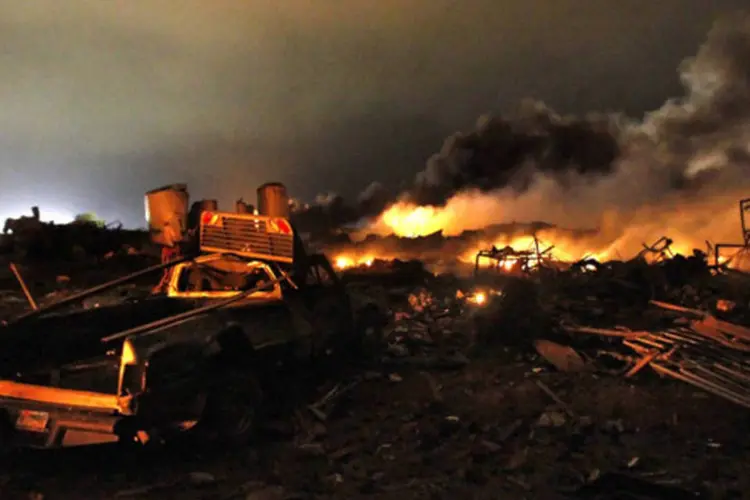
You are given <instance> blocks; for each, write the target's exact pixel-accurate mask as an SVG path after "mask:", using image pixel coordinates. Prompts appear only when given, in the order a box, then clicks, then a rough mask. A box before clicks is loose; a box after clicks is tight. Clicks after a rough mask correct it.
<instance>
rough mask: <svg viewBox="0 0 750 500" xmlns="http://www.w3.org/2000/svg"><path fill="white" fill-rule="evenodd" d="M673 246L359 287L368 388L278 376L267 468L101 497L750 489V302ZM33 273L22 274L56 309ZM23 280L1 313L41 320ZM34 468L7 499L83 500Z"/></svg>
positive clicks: (261, 450)
mask: <svg viewBox="0 0 750 500" xmlns="http://www.w3.org/2000/svg"><path fill="white" fill-rule="evenodd" d="M667 243H668V239H665V240H663V241H662V242H661V243H660V244H659V245H661V246H659V245H648V247H649V249H644V252H643V254H642V255H641V256H640V257H639V258H637V259H634V260H631V261H627V262H605V263H600V262H596V261H594V260H591V259H586V260H585V261H582V262H579V263H576V264H575V265H570V266H566V267H562V266H559V267H554V269H551V268H552V267H553V266H549V268H547V270H549V271H550V272H540V271H542V269H536V270H535V269H533V268H528V269H526V271H525V272H523V273H518V274H517V275H515V276H508V274H511V275H512V274H513V273H506V274H502V275H500V276H497V277H494V278H492V279H487V280H475V279H469V280H466V279H459V278H455V277H452V276H448V275H444V276H435V275H432V274H431V273H429V272H427V271H426V270H425V269H424V267H423V266H421V265H419V263H417V262H413V263H408V264H407V263H393V262H390V261H383V262H379V263H377V264H375V263H374V262H373V264H372V265H371V266H364V267H362V268H359V269H347V270H345V271H344V272H343V273H342V274H343V275H344V276H345V277H346V278H347V279H348V287H349V288H350V290H351V294H352V300H353V303H354V307H355V309H356V310H357V311H358V312H359V313H360V314H359V318H358V321H359V322H360V323H361V324H365V325H368V328H367V329H368V332H369V333H368V335H369V341H368V342H369V343H368V353H369V354H370V356H369V357H368V359H367V360H366V361H365V363H364V364H363V366H361V367H360V368H361V369H360V370H359V371H356V372H347V373H345V374H339V375H336V376H333V377H332V378H330V377H329V378H318V377H317V376H313V375H311V374H310V373H307V372H305V373H303V374H300V372H299V371H294V369H289V370H291V371H290V372H289V373H286V372H284V373H280V374H279V377H280V378H279V381H278V384H279V387H280V388H281V390H280V393H279V402H278V405H279V408H280V409H278V410H277V411H275V412H274V413H273V415H272V418H271V419H270V421H269V422H268V433H267V437H266V438H265V439H266V440H267V442H261V443H257V444H256V446H255V448H254V451H252V452H250V451H247V450H245V451H238V452H231V453H230V452H220V453H216V454H212V453H211V452H210V451H204V450H188V451H186V450H185V449H182V448H180V449H179V450H172V451H170V450H166V451H165V452H164V453H167V456H166V457H165V456H163V455H159V458H158V459H157V460H156V462H154V460H151V459H147V458H143V457H141V458H139V461H141V460H145V462H144V463H146V464H148V466H146V467H143V466H140V467H137V468H136V469H132V470H133V472H128V474H127V475H123V473H122V467H124V466H123V465H113V464H102V465H101V466H97V467H99V468H97V469H96V470H97V471H96V474H97V475H99V476H100V477H103V478H105V479H104V480H103V482H102V484H101V485H99V486H95V487H94V488H95V489H97V491H98V493H97V497H99V498H115V497H138V498H163V497H164V496H165V495H166V496H170V495H172V496H175V497H179V498H204V497H205V496H206V495H210V496H211V498H310V497H312V496H325V497H331V498H361V497H364V496H373V495H375V496H383V497H386V496H387V497H392V496H405V497H419V496H430V497H446V498H448V497H455V496H457V495H474V496H476V495H480V496H481V495H482V494H489V492H493V493H492V494H493V495H502V496H503V498H563V497H571V496H573V497H580V496H588V497H590V498H597V497H602V495H606V494H612V493H613V492H614V491H622V492H623V494H626V493H627V494H635V493H633V492H635V491H637V492H638V493H639V494H641V495H642V496H643V497H645V498H665V497H664V495H672V498H679V497H680V495H681V496H682V497H684V498H694V497H696V494H698V493H700V494H701V497H704V496H706V495H708V494H711V495H714V497H715V495H718V494H719V493H722V494H723V493H725V492H727V491H729V492H730V493H731V491H732V490H734V491H743V490H744V488H746V486H747V484H746V479H744V474H743V473H742V471H743V470H744V467H746V465H747V464H748V463H750V453H748V452H747V451H746V450H748V449H750V443H746V442H745V441H744V435H740V437H737V436H738V435H737V433H736V430H734V427H736V426H739V425H740V423H742V422H744V421H745V420H746V418H747V415H746V414H744V413H743V412H744V411H745V410H744V408H737V407H735V406H732V405H741V406H745V407H750V365H748V363H750V353H748V352H747V351H748V350H750V348H749V347H748V346H749V345H750V329H748V328H747V327H746V326H744V325H748V324H750V322H749V321H748V319H750V316H748V314H749V312H748V309H749V308H750V293H749V291H748V289H747V287H746V286H741V285H738V284H737V283H736V282H735V281H733V279H732V278H731V276H730V275H729V273H728V272H726V270H721V269H712V267H711V266H709V265H708V264H707V263H706V259H705V256H702V255H701V254H700V253H696V254H694V255H691V256H688V257H682V256H679V255H669V253H668V252H667V249H668V247H669V245H667ZM540 267H541V266H540ZM33 270H34V268H33V266H28V265H27V266H20V268H19V272H20V275H21V276H22V277H23V279H24V280H25V281H27V282H28V288H29V290H30V294H31V295H32V297H34V299H35V300H38V301H39V304H38V306H39V307H42V308H44V307H45V304H46V303H48V301H49V299H45V298H44V296H45V294H43V293H39V292H38V291H37V290H35V286H34V284H35V283H34V282H35V281H36V280H37V278H33V279H32V278H28V277H27V275H29V276H31V275H33V274H34V273H33ZM9 276H10V278H9V279H8V280H7V281H6V283H7V284H8V288H12V293H11V292H7V293H6V294H4V295H3V296H2V300H3V302H6V298H7V300H8V301H11V300H12V301H15V302H14V305H13V307H14V308H15V310H16V311H18V310H19V309H22V310H25V311H29V310H30V309H31V307H30V305H29V304H28V301H27V300H26V299H25V298H24V292H23V291H22V289H21V287H20V285H19V284H18V282H16V280H15V279H13V277H12V275H11V274H10V273H9ZM57 276H66V277H67V278H62V279H59V280H58V279H57ZM496 278H497V279H496ZM80 280H81V278H80V277H79V276H78V275H77V274H76V273H73V272H71V273H55V274H53V275H52V277H51V279H50V280H49V282H50V287H54V288H55V290H56V293H57V294H59V295H62V296H70V295H75V293H76V291H77V288H76V283H77V282H79V281H80ZM37 288H38V287H37ZM144 289H147V287H144ZM47 293H49V292H47ZM133 293H135V292H133ZM11 297H12V299H11ZM102 300H123V297H121V296H119V295H107V296H105V297H92V298H91V305H90V306H93V307H95V304H96V303H97V302H101V301H102ZM654 375H656V376H654ZM659 377H663V378H664V380H659ZM290 388H294V390H291V389H290ZM724 400H726V401H727V403H726V404H724ZM719 422H720V423H721V424H720V425H719ZM169 453H174V454H175V455H177V456H176V457H175V456H171V457H170V456H169ZM235 453H236V454H235ZM71 456H72V455H70V454H68V455H65V457H67V458H63V459H58V460H57V461H55V460H53V459H50V460H51V461H52V463H53V464H54V465H52V466H49V467H54V468H56V470H57V468H61V467H62V468H63V470H67V469H65V467H68V469H70V468H77V469H79V470H76V471H72V470H69V471H68V473H69V474H71V477H73V478H78V479H73V481H79V480H81V479H80V478H81V477H84V478H85V477H87V476H86V474H91V472H86V471H85V469H87V468H89V466H88V465H87V466H86V467H82V466H80V465H79V466H78V467H75V466H74V465H73V463H78V464H81V463H86V464H91V463H92V462H91V460H90V458H89V459H86V460H88V461H86V460H84V459H81V460H84V461H83V462H81V461H79V462H75V460H73V459H71V458H70V457H71ZM730 456H731V457H732V458H731V461H730V460H729V458H728V457H730ZM29 460H32V459H31V458H30V459H29ZM33 460H34V461H36V460H39V458H38V457H37V456H36V455H34V458H33ZM60 460H62V462H63V463H61V461H60ZM65 462H70V465H66V464H65ZM119 463H120V464H121V463H122V462H119ZM24 464H25V462H24V461H23V460H19V461H18V462H16V463H14V464H13V465H12V466H11V467H10V468H9V469H8V472H7V473H8V474H10V477H11V479H10V480H9V481H8V484H7V485H5V486H2V487H0V488H2V491H3V492H6V491H8V492H10V493H11V494H12V493H13V492H24V493H28V492H29V491H32V490H33V491H41V492H44V495H45V496H48V497H52V493H53V492H54V493H55V495H54V496H55V498H75V497H76V496H75V495H72V496H67V497H66V496H65V495H61V494H60V493H59V491H57V488H58V487H59V486H60V484H61V483H62V484H71V485H72V484H74V483H67V481H68V480H67V479H66V480H63V479H56V480H54V481H52V482H50V481H51V480H49V479H47V478H46V476H44V472H35V473H34V474H35V475H34V476H33V477H34V478H36V479H35V480H34V484H33V488H29V487H28V486H27V483H26V482H23V481H22V482H19V481H17V480H16V479H13V478H15V477H16V475H17V474H20V473H19V472H18V471H19V470H22V469H23V468H24V467H25V465H24ZM128 467H130V466H128ZM35 470H41V471H44V470H45V467H44V466H41V467H40V468H39V469H37V468H35ZM128 470H131V469H128ZM196 470H200V471H201V472H198V473H196V472H195V471H196ZM59 477H62V473H60V475H59ZM66 477H67V476H66ZM83 480H85V479H83ZM71 488H73V486H71ZM99 490H101V491H99ZM603 492H606V493H603ZM610 498H611V496H610Z"/></svg>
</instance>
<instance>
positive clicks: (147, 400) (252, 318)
mask: <svg viewBox="0 0 750 500" xmlns="http://www.w3.org/2000/svg"><path fill="white" fill-rule="evenodd" d="M188 203H189V195H188V192H187V188H186V186H185V185H172V186H166V187H163V188H160V189H157V190H154V191H150V192H149V193H147V194H146V211H147V219H148V222H149V229H150V233H151V237H152V240H153V242H154V243H156V244H158V245H160V246H161V247H162V248H163V252H162V263H161V264H158V265H154V266H151V267H149V268H146V269H142V270H140V271H137V272H135V273H132V274H130V275H128V276H124V277H121V278H118V279H116V280H114V281H111V282H108V283H105V284H103V285H99V286H96V287H94V288H91V289H88V290H85V291H83V292H80V293H76V294H74V295H72V296H69V297H67V298H65V299H63V300H60V301H57V302H53V303H51V304H49V305H46V306H42V307H36V306H35V304H34V303H33V302H32V307H33V309H32V310H31V311H28V312H26V313H24V314H21V315H19V316H16V317H15V318H12V319H10V320H9V321H7V322H5V324H4V326H3V327H1V328H0V335H1V338H2V340H1V342H2V349H1V350H0V358H1V359H0V424H1V428H0V430H1V431H2V433H1V434H0V439H1V442H2V447H3V449H9V448H12V447H36V448H52V447H67V446H76V445H82V444H94V443H106V442H117V441H124V442H134V441H135V442H141V443H145V442H146V441H148V440H150V439H152V438H153V437H154V436H159V437H160V438H162V437H169V436H172V435H174V434H181V433H184V432H186V431H189V432H191V433H197V432H199V431H200V430H201V429H203V430H206V431H207V432H206V434H208V435H210V436H211V437H212V439H215V438H218V439H221V440H227V441H231V442H240V441H243V440H246V439H247V438H249V437H250V435H251V434H252V431H253V429H254V427H255V423H256V417H257V415H258V411H259V408H260V405H261V402H262V398H263V390H262V387H261V385H262V384H261V383H260V382H259V375H258V373H257V371H258V366H259V364H260V363H261V360H262V356H260V355H259V353H260V352H263V350H264V349H266V348H271V347H274V346H276V347H282V348H283V349H286V350H288V351H289V352H290V353H292V354H294V355H297V354H301V355H304V356H312V357H315V356H324V355H326V354H330V353H331V352H333V351H334V350H335V349H338V348H342V347H343V348H354V347H356V341H357V336H356V334H355V333H354V328H353V313H352V308H351V304H350V301H349V298H348V296H347V293H346V291H345V288H344V287H343V285H342V284H341V282H340V281H339V278H338V277H337V275H336V273H335V272H334V270H333V268H332V266H331V264H330V263H329V261H328V260H327V259H326V257H325V256H324V255H322V254H308V253H306V251H305V245H304V244H303V242H302V241H301V239H300V237H299V236H298V235H297V233H296V232H295V229H294V227H292V224H291V223H290V220H289V199H288V196H287V193H286V189H285V187H284V186H283V185H282V184H278V183H269V184H265V185H263V186H261V187H259V188H258V207H257V209H254V207H251V206H248V205H246V204H244V203H238V205H237V209H236V210H235V211H233V212H222V211H219V210H217V207H216V203H215V202H212V201H199V202H195V203H193V205H192V207H191V209H190V210H188ZM160 272H162V273H163V276H162V280H161V283H160V284H159V286H158V287H157V288H156V289H155V290H154V293H153V294H152V295H151V296H148V297H146V298H144V299H142V300H136V301H129V302H125V303H122V304H117V305H112V306H103V307H99V308H96V309H89V310H75V309H73V308H72V307H71V306H73V305H75V304H76V303H79V302H80V301H82V300H84V299H85V298H87V297H91V296H93V295H95V294H97V293H101V292H103V291H104V290H108V289H111V288H114V287H117V286H120V285H124V284H127V283H130V282H132V281H133V280H135V279H137V278H139V277H143V276H145V275H149V274H155V275H157V276H158V273H160Z"/></svg>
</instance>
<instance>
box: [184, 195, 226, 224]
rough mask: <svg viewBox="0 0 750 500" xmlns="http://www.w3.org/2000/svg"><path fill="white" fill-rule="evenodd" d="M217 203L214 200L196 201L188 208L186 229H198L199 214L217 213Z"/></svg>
mask: <svg viewBox="0 0 750 500" xmlns="http://www.w3.org/2000/svg"><path fill="white" fill-rule="evenodd" d="M218 210H219V203H218V202H217V201H216V200H198V201H196V202H194V203H193V204H192V205H191V206H190V213H189V215H188V227H189V228H191V229H194V228H196V227H198V224H200V220H201V214H202V213H203V212H204V211H206V212H217V211H218Z"/></svg>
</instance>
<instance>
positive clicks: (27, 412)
mask: <svg viewBox="0 0 750 500" xmlns="http://www.w3.org/2000/svg"><path fill="white" fill-rule="evenodd" d="M0 418H2V434H1V437H0V440H1V441H2V442H0V447H1V448H2V449H5V450H7V449H11V448H61V447H70V446H82V445H90V444H103V443H113V442H117V441H119V436H118V434H117V432H116V431H117V427H118V423H119V422H120V421H122V420H123V419H124V418H126V417H124V416H123V415H119V414H117V413H116V412H113V411H112V410H109V409H102V410H98V409H97V410H92V409H75V408H69V407H67V408H66V407H61V406H59V405H51V404H44V403H36V402H32V401H24V400H14V399H7V398H0Z"/></svg>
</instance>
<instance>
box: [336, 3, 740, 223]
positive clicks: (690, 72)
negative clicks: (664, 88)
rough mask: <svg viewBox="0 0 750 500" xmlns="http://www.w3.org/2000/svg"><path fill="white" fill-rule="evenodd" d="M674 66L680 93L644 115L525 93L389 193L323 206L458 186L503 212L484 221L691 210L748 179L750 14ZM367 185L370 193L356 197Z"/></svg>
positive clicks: (726, 195)
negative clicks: (553, 102)
mask: <svg viewBox="0 0 750 500" xmlns="http://www.w3.org/2000/svg"><path fill="white" fill-rule="evenodd" d="M679 76H680V80H681V82H682V83H683V86H684V88H685V95H684V96H683V97H681V98H676V99H672V100H669V101H667V102H666V103H665V104H664V105H663V106H662V107H661V108H660V109H658V110H656V111H654V112H652V113H648V114H647V115H646V116H645V117H644V118H643V119H642V120H636V119H631V118H627V117H625V116H623V115H621V114H617V113H608V114H590V115H587V116H584V117H571V116H562V115H559V114H557V113H555V112H554V111H552V110H551V109H549V108H548V107H547V106H545V105H544V104H542V103H540V102H538V101H534V100H528V101H526V102H523V103H522V104H521V105H520V106H519V108H518V110H517V111H516V112H515V113H511V114H505V115H497V116H494V117H483V118H481V119H480V120H479V121H478V124H477V126H476V129H475V130H473V131H470V132H467V133H457V134H455V135H453V136H452V137H450V138H448V139H447V140H446V141H445V143H444V144H443V147H442V149H441V150H440V152H439V153H438V154H436V155H434V156H433V157H432V158H430V159H429V160H428V162H427V165H426V168H425V169H424V170H423V171H421V172H419V173H418V174H417V176H416V180H415V182H414V184H413V186H411V187H408V188H407V189H405V190H403V191H402V192H401V193H400V194H399V195H398V196H391V197H390V198H388V199H383V194H384V193H385V190H383V189H382V188H380V187H378V188H372V189H371V190H368V192H367V193H365V194H363V196H362V197H360V199H359V200H358V201H357V202H356V203H352V204H347V203H344V202H343V200H341V202H340V203H339V204H338V205H336V206H335V207H334V206H333V205H329V206H328V207H327V209H326V210H328V215H327V217H328V218H329V220H336V221H337V222H338V223H351V222H352V221H355V220H357V219H358V218H361V217H365V216H372V215H373V213H376V210H375V209H376V208H377V209H381V208H382V207H385V206H387V205H389V204H390V203H393V202H395V201H403V200H407V201H411V202H414V203H417V204H432V205H435V206H443V205H445V204H446V203H447V202H448V201H449V200H450V199H451V197H454V196H456V195H460V194H464V193H468V194H470V195H471V196H477V195H483V194H482V193H484V195H486V197H495V198H496V200H497V206H498V207H501V208H502V211H498V213H497V215H495V216H493V217H494V219H493V218H492V217H487V220H486V222H487V223H497V222H503V221H509V220H548V218H547V217H548V216H549V214H550V213H553V214H554V215H556V216H557V217H558V218H559V219H560V220H553V221H550V222H553V223H559V224H563V225H567V226H569V227H575V226H576V225H577V227H581V225H586V224H593V226H590V227H597V226H596V225H597V224H601V222H602V221H601V219H602V217H603V215H604V214H606V213H608V212H612V211H616V212H617V214H618V224H619V225H620V226H621V229H620V230H622V227H625V226H626V225H627V224H629V223H631V222H633V221H634V220H635V219H636V218H637V217H640V218H641V219H643V218H644V213H646V212H647V213H648V214H649V216H648V217H650V218H653V214H654V213H655V209H656V208H658V213H661V214H665V215H664V219H663V220H662V221H661V222H659V223H662V222H663V223H665V224H666V214H668V213H669V214H672V216H674V215H675V214H678V215H679V214H680V210H679V209H678V207H681V206H683V205H682V204H683V203H684V204H686V205H685V207H686V208H685V210H688V209H689V207H688V204H690V203H693V204H694V205H695V204H696V203H697V202H696V201H695V200H697V199H698V195H700V196H701V197H703V200H704V202H702V203H703V205H704V209H705V206H707V202H705V200H709V197H711V196H713V197H714V198H713V199H712V202H716V203H718V205H716V206H721V207H724V205H725V204H727V203H729V201H728V200H732V199H733V197H735V196H737V195H738V193H741V191H742V189H746V188H750V177H748V175H747V174H748V173H750V13H742V14H738V15H736V16H734V17H732V18H731V19H729V18H728V19H723V20H721V21H720V22H717V23H716V24H715V25H714V27H713V28H712V29H711V31H710V32H709V34H708V37H707V40H706V42H705V43H704V44H703V45H702V46H701V47H700V49H699V51H698V53H697V54H696V56H695V57H693V58H690V59H688V60H686V61H684V62H683V64H682V65H681V66H680V68H679ZM370 191H373V192H376V193H378V194H379V196H380V199H378V202H377V203H373V202H371V201H370V202H368V203H369V204H368V203H365V200H372V199H373V195H372V194H371V193H370ZM746 194H750V193H746ZM719 198H721V199H719ZM733 205H734V203H731V204H729V205H728V208H729V209H730V210H734V206H733ZM333 209H335V210H336V211H337V214H336V215H335V216H333V215H331V211H332V210H333ZM651 222H654V223H656V222H657V221H654V220H651ZM702 222H703V221H701V223H702ZM670 224H671V222H670ZM732 224H734V220H732ZM689 226H690V228H692V229H693V230H695V229H698V226H699V224H698V223H697V222H696V220H693V221H691V222H690V225H689ZM680 227H682V226H680ZM701 227H702V226H701ZM662 229H664V228H662ZM666 229H668V228H666ZM683 230H684V231H687V230H688V224H687V223H685V224H684V228H683ZM617 237H619V235H618V236H617Z"/></svg>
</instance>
